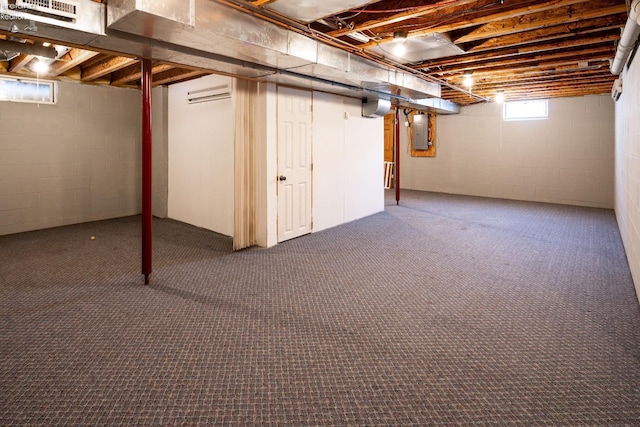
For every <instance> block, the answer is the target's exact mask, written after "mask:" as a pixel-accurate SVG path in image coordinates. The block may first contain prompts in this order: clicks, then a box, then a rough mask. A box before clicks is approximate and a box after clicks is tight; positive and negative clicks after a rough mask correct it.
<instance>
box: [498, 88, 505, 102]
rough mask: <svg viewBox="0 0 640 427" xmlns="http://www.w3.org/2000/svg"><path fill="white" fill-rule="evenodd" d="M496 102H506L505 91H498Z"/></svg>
mask: <svg viewBox="0 0 640 427" xmlns="http://www.w3.org/2000/svg"><path fill="white" fill-rule="evenodd" d="M496 102H497V103H498V104H501V103H503V102H504V92H503V91H501V90H500V91H498V93H496Z"/></svg>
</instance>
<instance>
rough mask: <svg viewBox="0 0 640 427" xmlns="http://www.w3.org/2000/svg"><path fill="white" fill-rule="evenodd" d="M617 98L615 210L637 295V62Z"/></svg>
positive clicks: (639, 73) (639, 238)
mask: <svg viewBox="0 0 640 427" xmlns="http://www.w3.org/2000/svg"><path fill="white" fill-rule="evenodd" d="M622 79H623V83H622V96H621V97H620V99H619V100H618V101H617V102H616V108H615V111H616V114H615V116H616V156H615V157H616V162H615V163H616V167H615V210H616V218H617V220H618V226H619V227H620V235H621V236H622V241H623V242H624V247H625V250H626V253H627V260H628V261H629V267H630V268H631V273H632V275H633V279H634V283H635V286H636V294H637V295H638V296H639V297H640V196H639V195H640V119H639V118H640V63H639V61H638V58H637V57H636V58H635V60H634V61H633V62H632V63H631V66H630V67H629V69H628V71H626V72H624V73H623V75H622Z"/></svg>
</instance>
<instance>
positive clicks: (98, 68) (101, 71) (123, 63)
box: [82, 56, 136, 82]
mask: <svg viewBox="0 0 640 427" xmlns="http://www.w3.org/2000/svg"><path fill="white" fill-rule="evenodd" d="M135 61H136V59H135V58H128V57H124V56H116V57H113V58H109V59H107V60H105V61H101V62H98V63H96V64H94V65H91V66H89V67H87V68H83V69H82V81H83V82H86V81H91V80H95V79H97V78H100V77H102V76H106V75H107V74H109V73H113V72H114V71H117V70H119V69H121V68H124V67H127V66H129V65H131V64H133V63H134V62H135Z"/></svg>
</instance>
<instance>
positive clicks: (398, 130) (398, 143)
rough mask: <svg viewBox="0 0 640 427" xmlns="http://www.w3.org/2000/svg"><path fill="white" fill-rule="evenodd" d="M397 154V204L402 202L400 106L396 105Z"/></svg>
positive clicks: (395, 183)
mask: <svg viewBox="0 0 640 427" xmlns="http://www.w3.org/2000/svg"><path fill="white" fill-rule="evenodd" d="M395 140H396V156H395V159H393V160H394V161H395V167H396V170H395V174H394V176H395V182H394V185H395V186H396V205H399V204H400V107H396V138H395Z"/></svg>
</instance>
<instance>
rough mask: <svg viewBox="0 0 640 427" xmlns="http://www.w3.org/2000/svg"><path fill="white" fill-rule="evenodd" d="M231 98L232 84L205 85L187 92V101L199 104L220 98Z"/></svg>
mask: <svg viewBox="0 0 640 427" xmlns="http://www.w3.org/2000/svg"><path fill="white" fill-rule="evenodd" d="M229 98H231V86H230V85H228V84H226V85H220V86H212V87H205V88H203V89H196V90H192V91H190V92H187V102H188V103H189V104H198V103H200V102H210V101H217V100H219V99H229Z"/></svg>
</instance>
